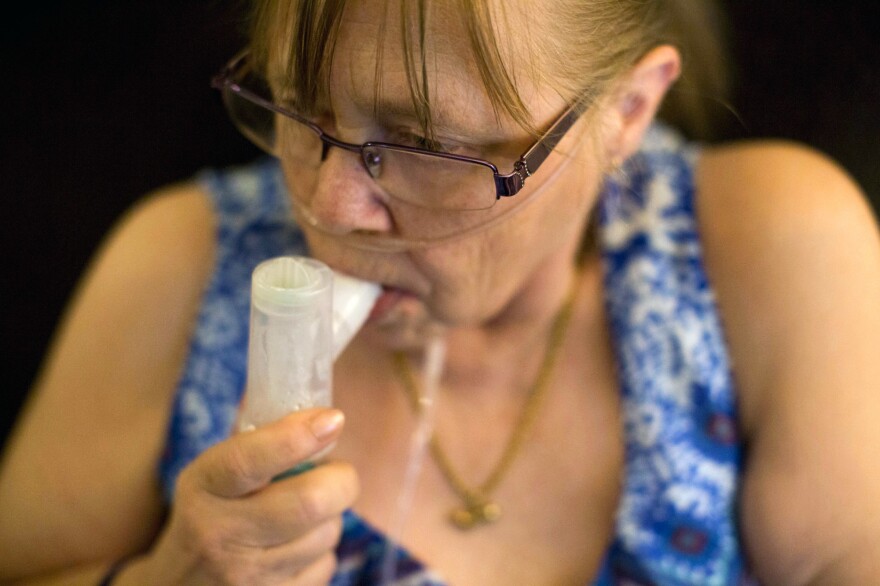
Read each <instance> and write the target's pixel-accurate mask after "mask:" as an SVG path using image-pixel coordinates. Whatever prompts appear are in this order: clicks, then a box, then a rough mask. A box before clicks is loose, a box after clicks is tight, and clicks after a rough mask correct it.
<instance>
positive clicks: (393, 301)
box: [367, 285, 415, 322]
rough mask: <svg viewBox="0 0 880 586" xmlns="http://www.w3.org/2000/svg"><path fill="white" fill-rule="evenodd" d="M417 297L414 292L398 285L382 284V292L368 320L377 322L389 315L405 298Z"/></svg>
mask: <svg viewBox="0 0 880 586" xmlns="http://www.w3.org/2000/svg"><path fill="white" fill-rule="evenodd" d="M408 297H410V298H411V297H415V296H414V295H413V294H412V293H410V292H408V291H404V290H403V289H399V288H397V287H389V286H387V285H383V286H382V293H381V294H380V295H379V297H378V299H376V303H375V304H374V305H373V309H372V311H370V315H369V317H367V321H370V322H375V321H379V320H381V319H382V318H383V317H385V316H387V315H388V314H389V313H390V312H391V311H392V310H393V309H394V308H395V307H396V306H397V304H398V303H400V302H401V301H402V300H403V299H405V298H408Z"/></svg>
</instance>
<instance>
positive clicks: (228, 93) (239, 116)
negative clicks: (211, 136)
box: [223, 62, 277, 154]
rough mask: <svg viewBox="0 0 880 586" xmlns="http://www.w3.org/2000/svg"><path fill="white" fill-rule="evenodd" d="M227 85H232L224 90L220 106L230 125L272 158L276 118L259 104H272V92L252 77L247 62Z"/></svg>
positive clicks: (269, 110)
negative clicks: (227, 113) (225, 111)
mask: <svg viewBox="0 0 880 586" xmlns="http://www.w3.org/2000/svg"><path fill="white" fill-rule="evenodd" d="M230 81H231V82H232V83H227V84H226V85H225V86H224V87H223V102H224V104H225V105H226V110H227V111H228V112H229V117H230V118H231V119H232V122H233V123H234V124H235V125H236V127H237V128H238V130H239V131H240V132H241V133H242V134H244V135H245V136H246V137H248V138H249V139H250V140H251V141H253V142H254V144H256V145H257V146H258V147H260V148H261V149H263V150H264V151H266V152H268V153H271V154H274V153H275V120H276V117H277V114H276V113H275V112H273V111H272V110H271V109H269V108H267V107H266V106H265V105H262V104H260V103H259V102H260V101H265V102H266V103H272V91H271V89H270V88H269V86H268V84H266V82H265V81H264V80H262V79H261V78H260V77H259V76H256V75H253V74H252V73H251V71H250V68H249V66H248V64H247V63H246V62H245V63H242V64H241V65H240V66H239V67H238V69H237V70H236V71H235V72H234V73H233V74H232V76H231V80H230ZM233 84H234V85H233Z"/></svg>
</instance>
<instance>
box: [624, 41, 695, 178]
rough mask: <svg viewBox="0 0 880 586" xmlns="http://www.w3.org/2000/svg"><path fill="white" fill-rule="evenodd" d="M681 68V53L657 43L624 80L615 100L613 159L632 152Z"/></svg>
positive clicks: (627, 155) (626, 156)
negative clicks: (657, 45)
mask: <svg viewBox="0 0 880 586" xmlns="http://www.w3.org/2000/svg"><path fill="white" fill-rule="evenodd" d="M680 72H681V55H680V54H679V52H678V50H676V49H675V48H674V47H672V46H670V45H662V46H659V47H655V48H654V49H652V50H651V51H650V52H648V53H647V54H646V55H645V56H644V57H642V58H641V59H640V60H639V61H638V63H636V64H635V65H634V66H633V68H632V69H631V70H630V71H629V72H628V73H627V74H625V75H624V77H623V78H622V79H621V80H620V82H619V85H618V88H617V91H616V92H615V93H614V97H613V99H612V101H611V103H610V104H609V105H610V111H609V114H610V116H611V121H612V123H613V126H612V128H613V129H614V130H613V136H611V137H610V138H611V140H610V142H609V143H608V144H610V145H611V152H610V153H609V155H610V157H609V159H610V160H618V161H622V160H625V159H626V158H628V157H629V156H630V155H632V154H633V153H634V152H635V151H636V150H637V149H638V148H639V144H640V143H641V141H642V137H643V136H644V134H645V131H646V130H647V129H648V126H649V125H650V124H651V122H652V121H653V120H654V116H655V114H656V113H657V110H658V109H659V108H660V104H661V103H662V102H663V98H664V96H665V95H666V91H667V90H668V89H669V87H670V86H671V85H672V84H673V82H675V80H676V79H678V76H679V74H680Z"/></svg>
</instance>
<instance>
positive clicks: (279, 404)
mask: <svg viewBox="0 0 880 586" xmlns="http://www.w3.org/2000/svg"><path fill="white" fill-rule="evenodd" d="M334 289H335V294H334ZM380 291H381V290H380V287H379V286H378V285H376V284H375V283H368V282H366V281H360V280H357V279H353V278H351V277H346V276H343V275H336V276H335V277H334V273H333V271H331V270H330V268H329V267H328V266H327V265H325V264H324V263H322V262H320V261H317V260H314V259H311V258H306V257H296V256H285V257H278V258H273V259H270V260H267V261H264V262H262V263H261V264H259V265H258V266H257V268H255V269H254V272H253V275H252V277H251V315H250V338H249V341H248V371H247V389H246V391H245V398H244V404H243V406H242V412H241V414H240V416H239V429H240V430H241V431H247V430H251V429H254V428H256V427H260V426H261V425H265V424H267V423H270V422H272V421H275V420H277V419H280V418H281V417H283V416H285V415H287V414H288V413H290V412H292V411H298V410H300V409H308V408H311V407H327V406H330V404H331V398H332V383H333V360H334V359H335V357H336V356H337V355H338V354H339V353H341V351H342V349H343V348H344V347H345V345H347V344H348V342H349V341H350V340H351V338H352V337H353V336H354V334H355V333H357V331H358V330H359V329H360V327H361V326H362V325H363V323H364V321H365V320H366V318H367V316H368V315H369V313H370V310H371V309H372V307H373V304H374V303H375V300H376V297H377V296H378V295H379V293H380Z"/></svg>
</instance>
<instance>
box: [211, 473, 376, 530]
mask: <svg viewBox="0 0 880 586" xmlns="http://www.w3.org/2000/svg"><path fill="white" fill-rule="evenodd" d="M359 489H360V487H359V482H358V476H357V473H356V472H355V470H354V467H353V466H351V465H350V464H347V463H343V462H331V463H327V464H323V465H321V466H318V467H317V468H315V469H313V470H310V471H309V472H304V473H303V474H300V475H298V476H295V477H292V478H288V479H285V480H283V481H279V482H275V483H273V484H272V485H270V486H267V487H266V488H265V489H263V490H261V491H259V492H256V493H253V494H251V495H249V496H247V497H244V498H241V499H235V500H232V501H227V511H228V514H229V515H230V516H232V517H234V518H236V519H238V520H239V521H238V522H236V524H235V527H236V529H235V533H236V535H237V539H236V540H237V541H239V542H240V543H243V544H247V545H250V546H253V547H272V546H277V545H281V544H283V543H287V542H290V541H293V540H296V539H297V538H299V537H300V536H301V535H303V534H305V533H307V532H308V531H310V530H311V529H312V528H313V527H315V526H316V525H318V524H321V523H324V522H326V521H327V520H328V519H332V518H334V517H338V516H339V515H340V514H341V513H342V512H343V511H344V510H346V509H348V508H350V507H351V506H352V505H353V504H354V501H355V499H356V498H357V495H358V491H359Z"/></svg>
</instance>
